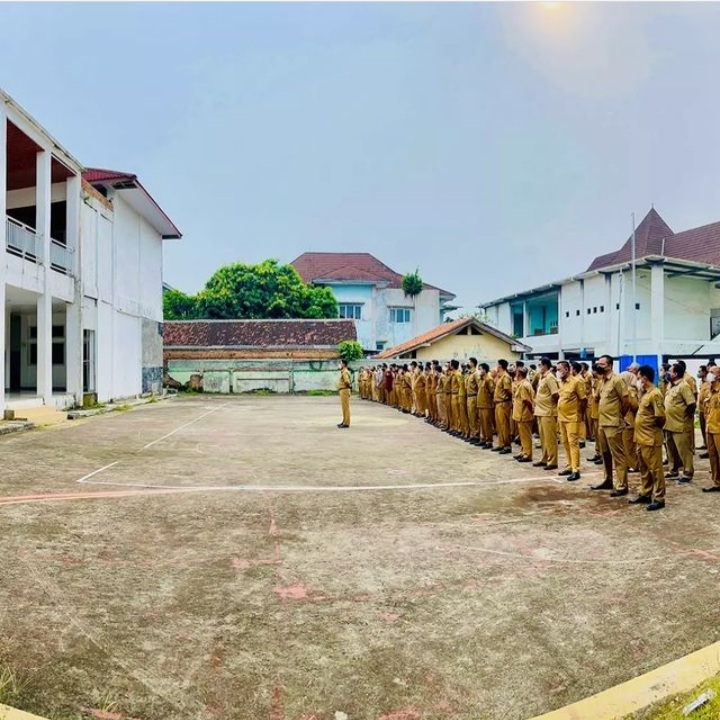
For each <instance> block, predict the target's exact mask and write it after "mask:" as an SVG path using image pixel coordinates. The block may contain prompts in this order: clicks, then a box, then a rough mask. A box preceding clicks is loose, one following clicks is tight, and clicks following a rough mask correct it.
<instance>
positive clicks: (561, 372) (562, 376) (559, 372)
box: [557, 370, 567, 380]
mask: <svg viewBox="0 0 720 720" xmlns="http://www.w3.org/2000/svg"><path fill="white" fill-rule="evenodd" d="M565 375H567V373H566V372H565V370H558V371H557V376H558V377H559V378H560V379H561V380H562V378H564V377H565Z"/></svg>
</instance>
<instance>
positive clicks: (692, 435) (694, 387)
mask: <svg viewBox="0 0 720 720" xmlns="http://www.w3.org/2000/svg"><path fill="white" fill-rule="evenodd" d="M682 379H683V381H684V382H686V383H687V384H688V385H689V386H690V389H691V390H692V392H693V395H694V396H695V400H696V401H697V398H698V394H699V393H698V384H697V380H695V378H694V377H693V376H692V375H691V374H690V373H688V372H686V373H685V374H684V375H683V378H682ZM693 420H694V418H693ZM690 441H691V442H692V449H693V452H695V425H694V423H693V429H692V432H691V433H690Z"/></svg>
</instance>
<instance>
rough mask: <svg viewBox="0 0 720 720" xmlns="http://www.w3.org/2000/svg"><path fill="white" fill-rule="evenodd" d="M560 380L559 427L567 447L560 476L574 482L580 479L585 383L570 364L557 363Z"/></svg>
mask: <svg viewBox="0 0 720 720" xmlns="http://www.w3.org/2000/svg"><path fill="white" fill-rule="evenodd" d="M557 377H558V380H559V394H560V396H559V398H558V407H557V413H558V425H559V426H560V438H561V440H562V443H563V445H564V447H565V469H564V470H562V471H561V472H559V473H558V475H560V476H563V477H567V479H568V480H570V481H574V480H579V479H580V425H581V424H582V422H583V420H582V418H583V417H584V415H583V411H584V410H585V405H586V399H585V381H584V380H583V379H582V378H581V377H580V376H579V374H575V375H573V374H572V373H571V372H570V363H568V362H567V360H559V361H558V363H557Z"/></svg>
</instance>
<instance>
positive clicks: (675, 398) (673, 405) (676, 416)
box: [665, 379, 695, 433]
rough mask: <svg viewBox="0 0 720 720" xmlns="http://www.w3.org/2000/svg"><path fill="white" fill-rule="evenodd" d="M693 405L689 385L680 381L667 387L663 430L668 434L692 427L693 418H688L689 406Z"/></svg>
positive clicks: (693, 398) (693, 399)
mask: <svg viewBox="0 0 720 720" xmlns="http://www.w3.org/2000/svg"><path fill="white" fill-rule="evenodd" d="M694 404H695V396H694V395H693V391H692V388H691V387H690V383H687V382H685V381H683V380H682V379H680V380H676V381H675V382H674V383H671V384H670V385H669V386H668V389H667V393H666V394H665V415H666V416H667V419H666V421H665V429H666V430H667V431H668V432H678V433H679V432H685V431H686V430H689V429H690V428H691V427H692V422H693V418H692V417H688V413H687V409H688V406H689V405H694Z"/></svg>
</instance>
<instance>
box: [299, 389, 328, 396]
mask: <svg viewBox="0 0 720 720" xmlns="http://www.w3.org/2000/svg"><path fill="white" fill-rule="evenodd" d="M301 394H302V395H308V396H309V397H331V396H334V395H337V390H308V391H307V392H304V393H298V395H301Z"/></svg>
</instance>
